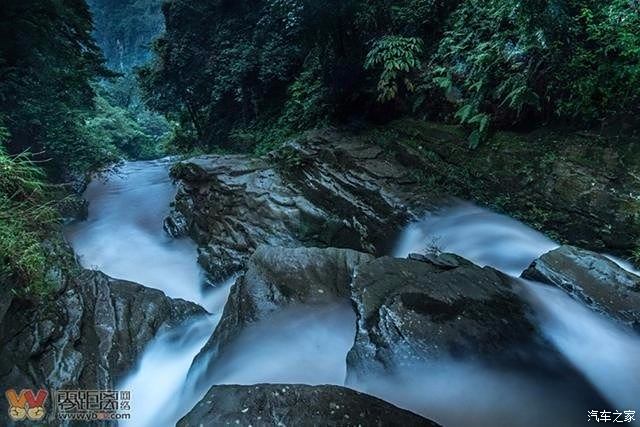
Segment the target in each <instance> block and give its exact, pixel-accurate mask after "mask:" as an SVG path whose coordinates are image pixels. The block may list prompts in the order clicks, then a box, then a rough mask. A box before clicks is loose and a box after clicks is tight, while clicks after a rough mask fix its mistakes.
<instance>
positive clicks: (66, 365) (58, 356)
mask: <svg viewBox="0 0 640 427" xmlns="http://www.w3.org/2000/svg"><path fill="white" fill-rule="evenodd" d="M67 280H68V283H66V285H65V287H64V289H62V290H61V291H60V294H59V295H58V296H57V297H56V298H54V299H52V300H51V301H50V302H41V303H38V304H34V303H33V302H31V301H27V300H23V299H19V298H14V299H13V300H12V303H11V306H10V307H9V308H8V310H7V312H6V314H5V316H4V318H3V319H2V322H1V323H0V384H4V385H5V386H7V387H13V388H16V389H20V388H32V387H45V388H47V389H49V390H59V389H65V388H66V389H78V388H79V389H86V390H108V389H113V387H114V385H115V384H116V383H117V382H118V381H119V380H121V379H123V377H124V376H125V375H126V374H127V373H128V372H129V371H130V370H131V369H132V368H133V367H134V365H135V363H136V361H137V360H138V359H139V356H141V354H142V351H143V350H144V348H145V346H146V345H147V344H148V343H149V342H150V341H151V340H152V339H153V338H154V337H155V336H156V335H157V334H158V333H159V332H160V331H162V330H163V329H164V328H171V327H174V326H177V325H178V324H180V323H182V322H183V321H185V320H186V319H187V318H191V317H193V316H197V315H205V314H206V312H205V311H204V310H203V309H202V308H201V307H199V306H197V305H196V304H193V303H190V302H186V301H182V300H172V299H170V298H168V297H167V296H165V295H164V294H163V293H162V292H160V291H158V290H154V289H149V288H146V287H144V286H142V285H138V284H136V283H131V282H126V281H122V280H115V279H112V278H110V277H108V276H106V275H104V274H102V273H100V272H95V271H84V272H83V273H82V274H80V275H79V276H78V277H74V278H70V279H67ZM5 404H6V401H5V400H4V399H3V400H2V404H0V410H4V409H6V408H4V406H3V405H5Z"/></svg>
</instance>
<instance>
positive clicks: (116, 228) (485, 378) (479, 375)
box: [66, 159, 640, 427]
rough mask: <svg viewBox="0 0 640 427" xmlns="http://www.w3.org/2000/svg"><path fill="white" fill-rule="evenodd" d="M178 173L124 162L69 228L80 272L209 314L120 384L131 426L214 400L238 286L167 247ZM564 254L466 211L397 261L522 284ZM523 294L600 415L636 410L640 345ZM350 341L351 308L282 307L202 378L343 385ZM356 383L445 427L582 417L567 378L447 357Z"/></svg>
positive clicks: (186, 250)
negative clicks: (203, 364) (207, 347)
mask: <svg viewBox="0 0 640 427" xmlns="http://www.w3.org/2000/svg"><path fill="white" fill-rule="evenodd" d="M170 165H171V160H170V159H164V160H158V161H151V162H131V163H125V164H124V165H122V166H121V167H120V168H119V169H118V170H117V172H116V173H112V174H109V175H106V176H104V177H102V178H96V179H94V180H93V181H92V182H91V183H90V185H89V187H88V188H87V190H86V192H85V195H84V196H85V198H86V199H87V200H88V201H89V202H90V205H89V216H88V219H87V221H84V222H78V223H74V224H72V225H70V226H69V227H67V229H66V236H67V238H68V240H69V241H70V243H71V244H72V246H73V248H74V250H75V252H76V254H77V255H78V257H79V259H80V261H81V263H82V265H83V266H85V267H87V268H93V269H98V270H101V271H103V272H105V273H106V274H108V275H111V276H113V277H116V278H120V279H126V280H131V281H135V282H138V283H141V284H143V285H145V286H149V287H153V288H157V289H160V290H162V291H164V292H165V293H166V294H167V295H169V296H171V297H174V298H183V299H185V300H189V301H193V302H195V303H198V304H200V305H202V306H203V307H204V308H206V309H207V310H208V311H209V312H210V313H211V315H210V316H207V317H204V318H200V319H193V320H190V321H187V322H185V324H183V325H181V326H180V327H178V328H175V329H173V330H169V331H166V332H164V333H163V334H161V335H159V336H158V337H157V338H156V339H155V340H154V341H153V342H152V343H151V344H150V345H149V346H148V347H147V349H146V350H145V352H144V354H143V355H142V357H141V359H140V361H139V363H138V366H137V367H136V369H135V370H134V371H133V372H132V373H131V374H130V375H129V377H128V378H126V379H125V380H124V381H123V382H122V383H121V384H118V388H119V389H122V390H130V391H131V392H132V418H131V420H130V421H129V422H127V423H126V424H125V425H130V426H136V427H143V426H161V427H162V426H170V425H175V422H176V421H177V420H178V419H179V418H181V417H182V416H183V415H184V414H186V413H187V412H188V411H189V410H190V409H191V407H193V405H195V403H196V402H197V401H198V400H199V399H200V398H201V397H202V395H203V394H204V393H205V392H206V388H205V387H200V388H195V387H194V385H193V384H192V383H191V382H187V373H188V372H189V369H190V367H191V363H192V361H193V359H194V357H195V356H196V355H197V354H198V353H199V352H200V350H201V349H202V347H203V346H204V344H205V343H206V341H207V340H208V339H209V337H210V335H211V334H212V332H213V330H214V329H215V327H216V325H217V323H218V321H219V319H220V316H221V314H222V310H223V307H224V304H225V302H226V299H227V296H228V293H229V289H230V287H231V285H232V283H233V278H230V279H229V280H228V281H226V282H224V283H220V284H218V285H217V286H215V287H214V288H213V290H211V288H207V287H205V286H203V280H204V275H203V272H202V270H201V269H200V267H199V266H198V264H197V262H196V259H197V248H196V246H195V244H194V243H193V242H191V241H190V240H188V239H182V240H174V239H170V238H169V237H168V236H167V235H166V234H165V232H164V230H163V229H162V222H163V218H164V217H165V216H166V215H167V213H168V212H169V206H170V203H171V201H172V200H173V198H174V196H175V192H176V189H175V186H174V184H173V183H172V181H171V179H170V178H169V175H168V169H169V167H170ZM557 246H558V245H557V243H555V242H553V241H552V240H550V239H549V238H547V237H545V236H544V235H542V234H541V233H539V232H537V231H535V230H532V229H530V228H529V227H527V226H525V225H523V224H522V223H520V222H518V221H515V220H513V219H511V218H508V217H506V216H503V215H498V214H495V213H493V212H490V211H487V210H485V209H481V208H478V207H476V206H474V205H471V204H467V203H460V204H458V205H455V206H451V207H448V208H446V209H443V210H441V211H437V212H433V213H431V214H428V215H426V216H425V217H424V218H423V219H422V220H420V221H418V222H416V223H414V224H410V225H409V226H407V228H406V229H405V231H404V232H403V233H402V235H401V237H400V239H399V240H398V242H397V246H396V249H395V251H394V253H393V255H394V256H396V257H406V256H407V255H408V254H409V253H425V252H430V251H436V252H452V253H456V254H458V255H461V256H463V257H465V258H468V259H470V260H471V261H473V262H475V263H477V264H479V265H482V266H485V265H486V266H492V267H494V268H496V269H499V270H501V271H503V272H505V273H506V274H509V275H512V276H514V277H517V276H519V275H520V273H521V272H522V271H523V270H524V269H525V268H526V267H528V266H529V265H530V263H531V262H532V261H533V260H534V259H536V258H538V257H539V256H540V255H542V254H544V253H545V252H548V251H550V250H553V249H555V248H556V247H557ZM206 289H209V290H206ZM523 289H525V290H526V292H524V297H525V298H527V299H528V300H529V301H530V302H531V304H532V305H533V306H534V307H535V308H536V311H537V315H538V316H539V322H540V325H541V328H542V330H543V332H544V333H545V335H546V336H547V337H548V339H549V340H550V342H552V343H553V344H554V345H555V346H556V348H557V349H558V350H559V351H560V352H561V353H562V354H563V355H564V356H565V357H566V358H567V360H568V361H570V362H571V363H572V364H573V365H574V366H575V367H576V369H577V370H578V371H580V372H582V373H583V374H584V376H585V378H587V379H588V380H589V381H590V382H591V383H592V384H593V385H594V387H595V388H596V389H597V390H598V391H599V392H600V393H601V394H602V395H603V396H605V397H606V399H607V400H608V401H609V402H610V403H611V405H612V407H611V408H593V409H598V410H603V409H632V408H631V407H632V405H633V404H634V403H636V406H640V405H638V404H637V402H634V399H635V397H636V396H640V384H639V382H640V381H635V380H634V379H633V378H636V379H637V376H636V377H633V376H631V377H629V375H633V373H632V372H629V371H633V370H634V369H635V373H636V375H637V373H638V372H639V371H638V365H639V363H638V361H639V360H640V352H639V348H640V345H639V344H638V337H637V336H634V335H632V334H629V333H628V332H627V331H622V330H621V329H620V328H619V327H618V326H617V325H615V324H613V323H611V322H610V321H609V320H607V319H605V318H603V317H601V316H600V315H599V314H597V313H595V312H593V311H590V310H588V309H586V308H585V307H583V306H582V305H580V303H578V302H576V301H574V300H573V299H571V298H569V297H568V296H567V295H566V294H565V293H564V292H562V291H560V290H558V289H554V288H550V287H547V286H543V285H540V284H535V283H528V282H523ZM354 335H355V314H354V312H353V310H352V309H351V307H350V306H349V304H344V305H340V304H337V305H335V306H329V307H324V308H320V309H316V310H297V311H296V310H285V311H283V312H282V313H279V314H278V315H276V316H274V317H273V318H272V319H269V320H268V321H265V322H262V323H260V324H256V325H254V326H253V327H251V328H248V329H247V330H246V331H244V332H243V334H242V335H241V336H240V337H239V338H238V340H237V341H236V342H235V343H234V344H233V345H232V346H231V348H230V349H229V351H228V352H226V353H225V356H224V360H221V361H220V363H218V364H217V366H220V367H221V368H220V369H218V371H216V372H214V373H213V374H212V375H211V376H210V377H209V378H207V381H206V382H205V383H206V385H207V386H210V385H214V384H255V383H262V382H270V383H306V384H338V385H344V379H345V373H346V354H347V352H348V351H349V349H350V347H351V345H352V344H353V340H354ZM611 349H615V351H609V350H611ZM197 374H198V373H197V372H196V373H195V375H193V373H192V375H190V377H192V376H195V377H196V378H197ZM629 378H631V379H629ZM351 386H352V387H354V388H356V389H359V390H362V391H365V392H368V393H371V394H374V395H377V396H380V397H382V398H384V399H385V400H388V401H390V402H392V403H395V404H396V405H398V406H401V407H404V408H407V409H411V410H413V411H415V412H417V413H420V414H423V415H425V416H427V417H430V418H433V419H435V420H436V421H439V422H441V423H443V424H444V425H446V426H448V427H457V426H461V427H462V426H469V425H473V426H485V425H486V426H492V427H495V426H505V427H507V426H509V427H511V426H526V427H534V426H536V427H537V426H547V425H563V426H570V425H576V424H572V420H575V413H576V411H582V410H583V409H584V408H583V405H582V404H583V403H584V402H582V401H580V399H579V398H576V399H574V400H575V401H573V400H572V399H571V398H570V395H571V394H572V393H573V392H574V390H572V389H571V385H567V384H564V383H563V382H562V380H561V379H557V380H554V379H544V380H542V379H540V378H536V377H535V376H531V375H528V374H527V373H526V372H510V371H503V370H500V371H498V370H493V369H488V368H487V367H485V366H480V365H478V364H472V363H460V362H453V361H446V360H443V361H440V362H438V363H434V364H431V365H429V366H424V367H417V368H416V369H415V370H414V371H412V372H398V373H396V375H394V376H389V377H385V378H372V379H371V380H370V381H368V382H367V383H362V384H353V385H351ZM581 405H582V406H581ZM633 409H640V408H633ZM541 414H547V415H546V416H545V417H541ZM548 414H553V417H552V418H549V415H548ZM584 419H585V421H586V413H585V414H584Z"/></svg>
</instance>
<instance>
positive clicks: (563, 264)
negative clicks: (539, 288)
mask: <svg viewBox="0 0 640 427" xmlns="http://www.w3.org/2000/svg"><path fill="white" fill-rule="evenodd" d="M522 277H523V278H526V279H529V280H534V281H538V282H542V283H547V284H551V285H555V286H558V287H560V288H561V289H563V290H565V291H566V292H567V293H568V294H569V295H571V296H572V297H574V298H576V299H578V300H580V301H582V302H583V303H584V304H586V305H588V306H589V307H591V308H592V309H594V310H597V311H599V312H601V313H604V314H605V315H606V316H608V317H610V318H612V319H614V320H616V321H618V322H620V323H623V324H626V325H628V326H630V327H632V328H634V329H635V330H637V331H640V277H638V276H636V275H635V274H633V273H631V272H629V271H627V270H625V269H623V268H621V267H620V266H619V265H618V264H616V263H615V262H613V261H611V260H610V259H609V258H607V257H605V256H603V255H600V254H597V253H595V252H591V251H587V250H584V249H579V248H576V247H572V246H562V247H560V248H558V249H555V250H553V251H551V252H548V253H546V254H544V255H543V256H541V257H540V258H538V259H537V260H535V261H534V262H533V264H531V266H530V267H529V268H528V269H527V270H526V271H525V272H524V273H523V274H522Z"/></svg>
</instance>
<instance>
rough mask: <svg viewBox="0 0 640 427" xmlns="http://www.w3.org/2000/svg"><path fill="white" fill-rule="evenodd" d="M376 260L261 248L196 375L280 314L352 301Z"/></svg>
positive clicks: (337, 252)
mask: <svg viewBox="0 0 640 427" xmlns="http://www.w3.org/2000/svg"><path fill="white" fill-rule="evenodd" d="M372 259H373V257H372V256H371V255H367V254H364V253H360V252H356V251H353V250H349V249H336V248H326V249H319V248H295V249H291V248H279V247H269V246H261V247H259V248H258V250H256V252H255V253H254V254H253V256H251V258H250V259H249V261H248V262H247V271H246V273H245V274H244V275H242V276H241V277H240V278H238V280H237V281H236V283H235V285H234V286H233V287H232V288H231V293H230V295H229V299H228V301H227V304H226V305H225V308H224V312H223V314H222V318H221V320H220V323H219V324H218V326H217V328H216V330H215V332H214V333H213V335H212V336H211V338H210V339H209V341H208V342H207V344H206V345H205V346H204V348H203V349H202V351H201V352H200V354H199V355H198V356H197V357H196V359H195V361H194V363H193V366H192V371H194V370H199V368H200V367H201V366H202V365H201V364H203V363H206V364H208V366H207V369H208V370H209V371H210V370H212V369H213V367H214V366H215V363H216V361H217V357H218V356H219V355H220V354H221V353H223V352H224V349H225V347H226V346H227V345H229V344H230V343H232V342H233V341H234V340H235V339H236V338H237V337H238V336H239V334H240V333H241V332H242V331H243V330H244V329H245V328H246V327H247V326H249V325H250V324H252V323H256V322H259V321H261V320H264V319H266V318H268V317H269V316H270V315H271V314H272V313H274V312H276V311H281V310H284V309H285V308H287V307H295V306H299V305H302V304H305V305H306V306H314V305H315V306H320V305H326V304H333V303H335V302H336V301H338V300H340V299H342V300H343V301H346V300H348V298H349V295H350V291H349V286H350V283H351V281H352V278H353V274H354V271H355V270H356V268H357V267H358V266H359V265H361V264H363V263H366V262H368V261H370V260H372Z"/></svg>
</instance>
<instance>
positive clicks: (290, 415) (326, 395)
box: [178, 384, 438, 427]
mask: <svg viewBox="0 0 640 427" xmlns="http://www.w3.org/2000/svg"><path fill="white" fill-rule="evenodd" d="M202 425H210V426H214V425H215V426H224V425H241V426H249V425H252V426H256V427H258V426H303V425H306V426H310V425H318V426H319V425H330V426H358V425H360V426H379V427H382V426H398V427H411V426H426V427H437V426H438V424H436V423H434V422H433V421H430V420H427V419H426V418H422V417H421V416H419V415H416V414H413V413H411V412H409V411H406V410H404V409H400V408H398V407H396V406H394V405H392V404H390V403H387V402H385V401H383V400H380V399H377V398H375V397H373V396H369V395H366V394H362V393H358V392H357V391H353V390H350V389H347V388H343V387H337V386H315V387H314V386H308V385H286V384H275V385H274V384H260V385H252V386H236V385H229V386H216V387H213V388H211V389H210V390H209V392H208V393H207V394H206V396H205V397H204V398H203V399H202V400H201V401H200V402H199V403H198V404H197V405H196V406H195V407H194V408H193V409H192V410H191V412H189V413H188V414H187V415H186V416H185V417H184V418H182V419H181V420H180V421H179V422H178V427H199V426H202Z"/></svg>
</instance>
